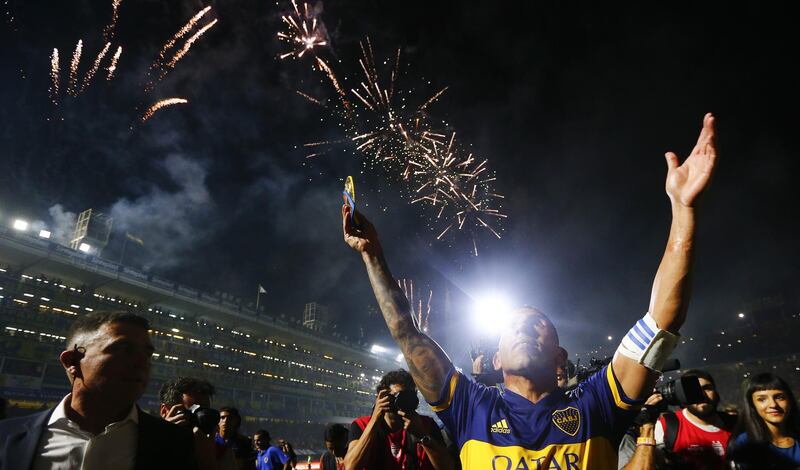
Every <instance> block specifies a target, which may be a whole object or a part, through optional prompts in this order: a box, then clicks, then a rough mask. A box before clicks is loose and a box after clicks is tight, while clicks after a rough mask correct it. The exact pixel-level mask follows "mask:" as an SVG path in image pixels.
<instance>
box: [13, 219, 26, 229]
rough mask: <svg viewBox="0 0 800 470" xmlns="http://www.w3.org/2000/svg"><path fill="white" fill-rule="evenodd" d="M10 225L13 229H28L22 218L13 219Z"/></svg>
mask: <svg viewBox="0 0 800 470" xmlns="http://www.w3.org/2000/svg"><path fill="white" fill-rule="evenodd" d="M12 227H14V230H19V231H21V232H24V231H25V230H28V222H27V221H26V220H22V219H15V220H14V225H12Z"/></svg>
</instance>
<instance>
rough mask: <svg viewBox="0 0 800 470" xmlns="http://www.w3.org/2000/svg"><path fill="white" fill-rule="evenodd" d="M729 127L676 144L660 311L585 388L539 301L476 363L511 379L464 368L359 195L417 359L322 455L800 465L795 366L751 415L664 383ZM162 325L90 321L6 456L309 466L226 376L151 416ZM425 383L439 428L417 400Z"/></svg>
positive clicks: (356, 244) (404, 338) (704, 382)
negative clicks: (219, 401) (51, 398)
mask: <svg viewBox="0 0 800 470" xmlns="http://www.w3.org/2000/svg"><path fill="white" fill-rule="evenodd" d="M714 135H715V129H714V117H713V116H711V115H710V114H709V115H706V116H705V118H704V121H703V129H702V131H701V133H700V137H699V138H698V141H697V144H696V146H695V147H694V149H693V150H692V152H691V154H690V155H689V157H688V158H687V159H686V160H685V161H684V163H683V164H680V162H679V159H678V157H677V155H675V154H674V153H667V155H666V160H667V167H668V172H667V183H666V190H667V194H668V196H669V198H670V201H671V204H672V225H671V228H670V234H669V240H668V243H667V248H666V250H665V252H664V255H663V257H662V260H661V264H660V265H659V268H658V271H657V273H656V276H655V281H654V284H653V289H652V293H651V300H650V305H649V308H648V310H647V313H646V314H645V315H644V316H643V317H642V318H641V319H639V320H638V321H636V322H635V323H634V324H633V326H632V327H631V329H630V330H629V332H628V333H627V334H626V335H625V336H624V338H623V339H622V341H621V343H620V345H619V347H618V348H617V350H616V353H615V354H614V356H613V357H612V358H611V359H610V360H609V361H608V362H607V363H603V364H601V367H599V370H597V371H595V372H594V373H592V374H590V375H588V376H586V377H581V378H580V380H579V381H578V382H577V383H573V384H570V377H569V373H568V369H569V368H568V367H566V365H565V363H566V358H567V353H566V351H565V350H564V348H562V347H561V346H560V345H559V336H558V332H557V331H556V328H555V326H554V325H553V323H552V322H551V321H550V319H549V318H548V317H547V315H545V314H544V313H543V312H541V311H540V310H538V309H536V308H532V307H522V308H519V309H517V310H515V311H514V312H513V313H511V314H509V315H508V316H507V318H505V319H504V318H502V315H500V314H499V312H498V317H497V321H498V322H499V323H502V333H501V335H500V339H499V343H498V347H497V352H496V353H494V354H493V355H492V357H491V358H490V360H489V361H488V362H489V363H490V364H491V368H492V370H494V372H495V373H494V374H486V373H485V372H486V371H483V370H479V371H477V372H478V377H479V378H483V379H485V378H486V377H494V378H496V379H497V381H498V382H499V383H497V384H491V383H489V384H484V383H479V382H478V381H475V380H473V379H472V378H470V377H468V376H467V375H465V374H464V373H462V372H461V371H460V370H458V369H456V368H455V367H454V365H453V363H452V362H451V361H450V358H449V357H448V356H447V354H446V353H445V352H444V351H443V350H442V349H441V348H440V347H439V345H438V344H437V343H436V342H435V341H433V340H432V339H431V338H430V337H429V336H428V335H427V334H426V333H425V332H424V331H423V330H422V329H420V328H419V326H418V325H417V324H416V323H415V322H414V317H413V316H412V315H411V308H410V305H409V303H408V299H407V298H406V296H405V294H404V293H403V291H402V290H401V288H400V287H399V285H398V284H397V283H396V282H395V280H394V278H393V277H392V275H391V273H390V271H389V267H388V263H387V262H386V259H385V258H384V254H383V250H382V247H381V244H380V241H379V239H378V234H377V231H376V230H375V228H374V226H373V225H372V224H371V223H370V222H369V220H368V219H367V218H366V217H365V216H364V215H363V214H361V213H359V215H358V218H356V217H354V215H355V213H354V208H353V207H352V206H351V205H348V204H347V203H346V204H345V205H344V206H343V207H342V225H343V234H344V240H345V242H346V243H347V244H348V245H349V246H350V247H351V248H353V249H354V250H356V251H357V252H358V253H359V254H360V255H361V257H362V260H363V261H364V264H365V267H366V270H367V273H368V275H369V279H370V282H371V285H372V288H373V291H374V294H375V297H376V299H377V301H378V305H379V306H380V308H381V312H382V314H383V317H384V319H385V321H386V324H387V327H388V329H389V331H390V333H391V334H392V337H393V338H394V340H395V341H396V342H397V344H398V346H399V347H400V349H401V351H402V353H403V355H404V357H405V359H406V363H407V364H408V371H405V370H398V371H393V372H389V373H387V374H386V375H384V376H383V377H382V378H381V380H380V382H379V384H378V386H377V389H376V396H375V403H374V406H373V408H372V413H371V414H370V415H367V416H361V417H358V418H356V419H355V420H354V421H353V422H352V423H351V425H350V428H349V429H347V428H346V427H345V426H343V425H341V424H332V425H330V426H329V427H328V428H327V429H326V431H325V434H324V436H321V439H324V441H325V447H326V448H327V452H325V454H324V455H322V456H321V459H320V465H321V468H323V469H325V470H333V469H336V470H342V469H348V470H361V469H368V470H373V469H376V470H377V469H390V470H416V469H420V470H422V469H425V470H431V469H435V470H444V469H455V468H462V469H469V470H472V469H481V470H483V469H493V470H495V469H502V470H512V469H515V470H519V469H528V470H531V469H536V470H544V469H548V470H549V469H557V470H587V469H592V470H596V469H600V470H603V469H618V468H624V469H626V470H641V469H653V468H657V469H671V468H686V469H704V470H705V469H724V468H732V467H733V468H739V469H747V470H749V469H796V468H800V415H798V412H797V406H798V404H797V401H796V399H795V396H794V393H793V391H792V387H791V386H790V385H789V383H787V381H785V380H784V379H783V378H781V377H778V376H777V375H775V374H772V373H769V372H766V373H759V374H753V375H752V376H751V377H749V378H748V379H747V381H746V388H745V390H744V394H743V396H742V397H741V398H742V405H741V407H740V408H739V409H738V410H735V409H726V410H719V409H718V405H719V402H720V391H719V390H718V389H717V387H716V383H715V381H714V378H713V376H711V375H710V374H709V373H707V372H704V371H702V370H690V371H687V372H685V373H684V374H683V376H682V378H681V383H682V384H684V382H685V383H688V382H689V381H690V380H689V379H691V381H692V382H693V383H695V384H696V386H697V390H696V391H697V397H695V398H693V399H689V396H688V393H686V390H685V389H681V390H683V392H675V390H674V389H669V390H667V388H669V387H667V388H664V387H663V386H657V383H658V380H659V378H660V377H661V372H662V371H663V370H664V369H665V364H666V362H667V360H668V358H669V357H670V356H671V354H672V352H673V350H674V348H675V347H676V346H677V344H678V343H679V334H678V333H679V330H680V327H681V326H682V324H683V323H684V322H685V320H686V316H687V311H688V302H689V297H690V287H691V286H690V284H691V274H692V265H693V261H694V251H695V250H694V248H695V240H694V238H695V226H696V219H697V216H696V212H695V208H696V205H697V203H698V198H699V196H700V195H701V193H703V191H704V190H705V189H706V187H707V186H708V184H709V181H710V179H711V176H712V174H713V171H714V168H715V163H716V147H715V142H714ZM148 331H149V324H148V321H147V319H145V318H143V317H141V316H138V315H136V314H133V313H130V312H127V311H118V312H108V311H95V312H91V313H89V314H85V315H81V316H79V317H78V318H77V319H76V320H75V321H74V322H73V324H72V325H71V327H70V330H69V332H68V333H67V337H66V348H65V349H64V350H63V351H62V352H61V354H60V356H59V361H60V363H61V364H62V366H63V368H64V371H65V372H66V376H67V379H68V380H69V383H70V393H69V394H67V395H66V396H65V397H64V398H63V399H62V400H61V402H60V403H59V404H58V405H57V406H56V407H55V408H52V409H49V410H45V411H42V412H39V413H35V414H32V415H29V416H26V417H21V418H14V419H8V420H4V421H2V422H0V469H31V468H32V469H37V470H38V469H62V468H82V469H96V468H114V469H117V468H119V469H133V468H137V469H139V468H191V469H194V468H199V469H246V468H253V467H256V468H258V469H289V468H303V462H298V461H297V456H296V455H294V451H293V449H292V446H291V444H289V443H287V442H276V444H277V445H274V444H273V441H272V438H271V435H270V430H266V429H260V430H258V431H256V432H255V433H254V435H253V436H244V435H242V434H240V427H241V421H242V419H241V416H240V415H239V412H238V410H237V409H236V408H235V407H228V406H226V407H222V408H219V409H214V408H212V406H211V404H212V398H213V395H214V386H213V385H212V384H211V383H209V382H207V381H204V380H199V379H193V378H186V377H181V378H176V379H175V380H171V381H168V382H166V383H164V385H163V386H162V387H161V390H160V393H159V400H160V402H161V403H160V409H159V415H160V416H158V417H156V416H153V415H150V414H148V413H146V412H144V411H142V410H141V409H140V408H139V407H138V406H137V405H136V402H137V400H139V399H140V398H141V397H142V395H143V393H144V391H145V388H146V387H147V384H148V381H149V378H150V367H151V357H152V355H153V353H154V347H153V342H152V340H151V337H150V334H149V333H148ZM483 359H484V358H480V359H479V360H478V358H476V364H483ZM486 359H489V358H486ZM682 386H684V385H682ZM725 393H731V392H730V391H728V390H726V391H725ZM419 395H421V396H422V398H424V399H425V400H426V401H427V402H428V403H429V404H430V406H431V408H432V410H433V411H434V412H435V413H436V415H437V416H438V420H439V422H441V426H439V425H437V421H436V420H434V419H433V418H432V417H429V416H423V415H421V414H420V413H418V406H419V398H418V396H419ZM667 395H669V398H668V396H667ZM675 397H677V400H678V404H679V405H680V406H679V407H678V409H677V410H674V411H669V410H668V408H667V407H666V406H665V405H666V404H667V403H666V402H670V403H671V402H672V401H673V400H674V399H675ZM672 404H674V403H672ZM272 431H275V430H272ZM309 464H310V462H306V465H307V467H308V465H309Z"/></svg>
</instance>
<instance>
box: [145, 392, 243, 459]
mask: <svg viewBox="0 0 800 470" xmlns="http://www.w3.org/2000/svg"><path fill="white" fill-rule="evenodd" d="M214 393H215V389H214V386H213V385H212V384H211V383H210V382H208V381H206V380H203V379H195V378H193V377H178V378H176V379H173V380H170V381H168V382H164V384H163V385H162V386H161V389H160V390H159V392H158V397H159V401H160V402H161V405H160V409H159V412H160V414H161V417H162V418H163V419H164V420H165V421H167V422H170V423H172V424H176V425H178V426H181V427H183V428H186V429H187V430H189V431H190V432H192V433H193V434H194V446H195V456H196V458H197V461H198V462H200V465H201V466H202V467H203V468H213V469H218V470H222V469H225V470H234V469H236V468H237V466H236V458H235V456H234V453H233V451H230V450H228V448H227V447H226V446H225V445H224V444H218V443H217V442H216V441H215V439H214V436H213V434H214V432H213V431H212V432H211V433H210V434H206V432H204V431H203V430H202V429H200V427H198V426H197V425H198V424H199V423H197V420H196V419H193V411H194V409H195V408H197V407H202V408H210V407H211V399H212V398H213V397H214Z"/></svg>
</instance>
